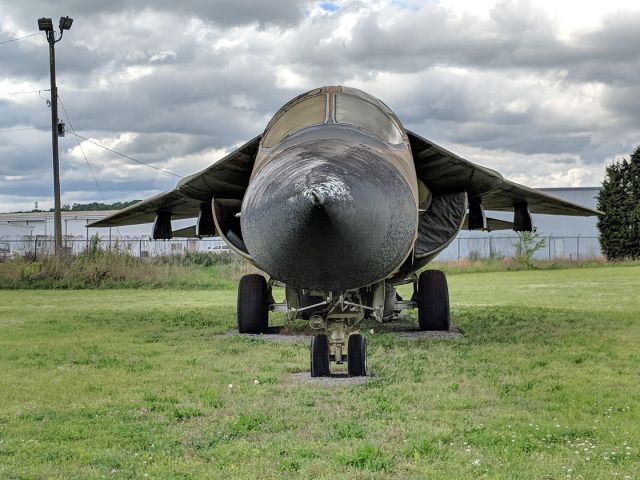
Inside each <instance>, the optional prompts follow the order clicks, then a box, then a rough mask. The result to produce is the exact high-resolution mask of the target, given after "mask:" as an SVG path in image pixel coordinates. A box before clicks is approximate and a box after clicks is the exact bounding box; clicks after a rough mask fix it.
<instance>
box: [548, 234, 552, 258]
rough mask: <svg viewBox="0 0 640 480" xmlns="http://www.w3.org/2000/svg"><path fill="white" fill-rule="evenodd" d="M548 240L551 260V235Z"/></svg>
mask: <svg viewBox="0 0 640 480" xmlns="http://www.w3.org/2000/svg"><path fill="white" fill-rule="evenodd" d="M547 242H549V261H551V235H549V239H548V240H547Z"/></svg>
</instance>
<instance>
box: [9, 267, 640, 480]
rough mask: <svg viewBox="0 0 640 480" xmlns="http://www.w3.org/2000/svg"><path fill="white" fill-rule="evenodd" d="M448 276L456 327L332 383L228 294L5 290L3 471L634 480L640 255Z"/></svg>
mask: <svg viewBox="0 0 640 480" xmlns="http://www.w3.org/2000/svg"><path fill="white" fill-rule="evenodd" d="M449 284H450V292H451V301H452V308H453V314H452V315H453V320H454V322H455V323H456V325H458V326H459V328H460V329H461V330H462V331H463V332H464V336H463V338H460V339H455V340H420V341H415V340H406V339H402V338H399V337H397V336H396V335H394V334H392V333H384V332H383V330H384V329H383V328H379V327H378V325H375V324H373V325H368V326H367V332H368V329H369V328H373V329H375V332H374V333H373V334H369V333H367V336H368V337H369V338H368V340H369V356H370V358H369V360H370V368H371V370H372V371H373V373H374V375H375V376H374V377H373V379H372V380H370V381H369V382H368V383H366V384H364V385H345V386H338V387H333V388H330V387H326V386H322V385H310V384H301V383H296V382H295V381H294V380H293V379H292V373H295V372H301V371H307V370H308V368H309V367H308V363H309V353H308V346H307V345H306V344H298V343H275V342H269V341H265V340H262V339H255V338H240V337H237V336H217V335H216V334H219V333H222V332H225V331H227V330H229V329H231V328H232V327H233V325H234V310H235V306H234V305H235V292H234V291H233V290H231V289H219V290H170V289H161V290H152V289H142V290H139V289H127V290H115V289H112V290H89V291H88V290H70V291H61V290H58V291H47V290H38V291H30V290H14V291H9V290H5V291H0V479H18V478H20V479H80V478H136V479H137V478H155V479H174V478H175V479H178V478H179V479H191V478H194V479H195V478H259V479H268V478H327V479H329V478H331V479H336V478H363V479H364V478H416V479H418V478H434V479H438V478H442V479H465V478H474V479H475V478H490V479H493V478H501V479H545V478H547V479H560V478H563V479H564V478H585V479H586V478H589V479H605V478H613V479H625V478H629V479H631V478H633V479H635V478H640V473H639V472H640V355H639V346H640V314H639V312H640V266H637V265H636V266H626V267H624V266H619V267H615V266H614V267H601V268H591V269H589V268H585V269H564V270H556V271H553V270H547V271H522V272H500V273H470V274H457V275H451V276H450V277H449ZM256 380H257V381H258V382H256Z"/></svg>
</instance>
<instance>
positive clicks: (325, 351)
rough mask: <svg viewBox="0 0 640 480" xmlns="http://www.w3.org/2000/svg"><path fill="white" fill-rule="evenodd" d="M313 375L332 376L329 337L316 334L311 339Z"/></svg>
mask: <svg viewBox="0 0 640 480" xmlns="http://www.w3.org/2000/svg"><path fill="white" fill-rule="evenodd" d="M311 376H312V377H330V376H331V369H330V368H329V337H328V336H326V335H324V334H322V335H315V336H314V337H313V338H312V339H311Z"/></svg>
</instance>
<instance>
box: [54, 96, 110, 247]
mask: <svg viewBox="0 0 640 480" xmlns="http://www.w3.org/2000/svg"><path fill="white" fill-rule="evenodd" d="M58 101H59V102H60V106H61V107H62V111H63V112H64V116H65V117H67V122H69V128H70V129H71V132H72V133H73V136H74V137H76V142H77V143H78V147H79V148H80V152H82V156H83V157H84V161H85V162H86V164H87V167H89V171H90V172H91V176H92V177H93V181H94V183H95V184H96V187H98V191H99V192H100V196H101V197H102V201H103V202H104V203H105V204H106V203H107V199H106V197H105V196H104V192H103V191H102V188H100V184H99V183H98V179H97V178H96V174H95V173H94V172H93V168H91V164H90V163H89V159H88V158H87V155H86V154H85V153H84V148H82V144H81V143H80V140H79V139H78V135H77V134H76V132H75V129H74V128H73V124H72V123H71V118H69V114H68V113H67V109H66V108H64V103H62V98H61V97H60V93H58ZM87 231H88V230H87ZM116 231H117V232H118V236H120V237H121V236H122V234H121V233H120V229H119V228H118V227H117V226H116Z"/></svg>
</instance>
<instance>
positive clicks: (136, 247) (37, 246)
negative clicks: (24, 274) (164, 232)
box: [0, 236, 229, 259]
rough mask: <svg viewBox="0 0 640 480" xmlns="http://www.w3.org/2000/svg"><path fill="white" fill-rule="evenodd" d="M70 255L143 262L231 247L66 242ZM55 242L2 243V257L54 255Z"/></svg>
mask: <svg viewBox="0 0 640 480" xmlns="http://www.w3.org/2000/svg"><path fill="white" fill-rule="evenodd" d="M63 250H64V252H65V254H66V255H79V254H82V253H85V252H87V251H92V250H103V251H114V252H122V253H128V254H129V255H133V256H136V257H140V258H146V257H161V256H167V255H184V254H186V253H195V252H224V251H229V247H228V246H227V245H226V244H225V243H224V241H223V240H222V239H221V238H208V239H203V240H198V239H191V238H177V239H172V240H150V239H149V238H148V237H145V238H126V237H125V238H112V239H103V238H96V237H93V238H89V239H87V238H64V239H63ZM54 251H55V241H54V239H53V237H51V236H34V237H24V238H19V239H0V256H4V257H5V258H7V257H28V258H32V259H38V258H44V257H47V256H50V255H53V253H54Z"/></svg>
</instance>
